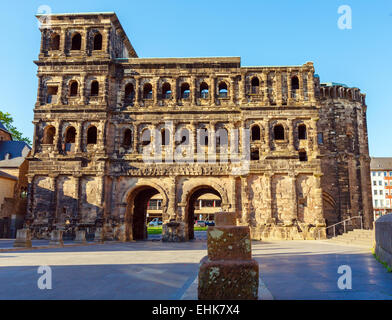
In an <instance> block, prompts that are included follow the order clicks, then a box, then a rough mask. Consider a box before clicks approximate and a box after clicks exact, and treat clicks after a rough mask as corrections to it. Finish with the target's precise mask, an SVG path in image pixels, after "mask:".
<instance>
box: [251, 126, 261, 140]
mask: <svg viewBox="0 0 392 320" xmlns="http://www.w3.org/2000/svg"><path fill="white" fill-rule="evenodd" d="M251 140H252V141H257V140H260V127H259V126H258V125H254V126H253V127H252V135H251Z"/></svg>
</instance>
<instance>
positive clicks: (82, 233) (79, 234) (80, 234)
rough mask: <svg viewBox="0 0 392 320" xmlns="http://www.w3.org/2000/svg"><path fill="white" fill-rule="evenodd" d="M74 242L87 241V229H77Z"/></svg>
mask: <svg viewBox="0 0 392 320" xmlns="http://www.w3.org/2000/svg"><path fill="white" fill-rule="evenodd" d="M74 242H78V243H86V242H87V241H86V230H77V231H76V232H75V240H74Z"/></svg>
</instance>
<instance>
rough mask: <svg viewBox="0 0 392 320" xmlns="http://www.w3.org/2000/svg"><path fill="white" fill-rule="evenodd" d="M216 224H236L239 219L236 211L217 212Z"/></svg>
mask: <svg viewBox="0 0 392 320" xmlns="http://www.w3.org/2000/svg"><path fill="white" fill-rule="evenodd" d="M214 219H215V225H217V226H235V225H237V219H236V214H235V212H217V213H215V217H214Z"/></svg>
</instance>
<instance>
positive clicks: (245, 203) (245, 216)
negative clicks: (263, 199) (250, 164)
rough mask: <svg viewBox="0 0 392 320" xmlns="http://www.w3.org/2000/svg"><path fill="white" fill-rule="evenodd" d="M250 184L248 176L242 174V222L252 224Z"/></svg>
mask: <svg viewBox="0 0 392 320" xmlns="http://www.w3.org/2000/svg"><path fill="white" fill-rule="evenodd" d="M248 195H249V186H248V178H247V176H241V203H242V217H241V224H243V225H249V224H250V212H249V198H248Z"/></svg>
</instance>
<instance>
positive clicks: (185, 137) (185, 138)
mask: <svg viewBox="0 0 392 320" xmlns="http://www.w3.org/2000/svg"><path fill="white" fill-rule="evenodd" d="M176 144H181V145H189V130H188V129H185V128H183V129H182V130H181V132H180V135H179V140H177V141H176Z"/></svg>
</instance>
